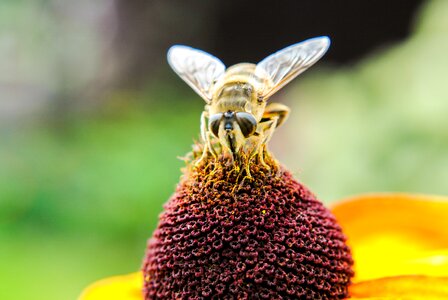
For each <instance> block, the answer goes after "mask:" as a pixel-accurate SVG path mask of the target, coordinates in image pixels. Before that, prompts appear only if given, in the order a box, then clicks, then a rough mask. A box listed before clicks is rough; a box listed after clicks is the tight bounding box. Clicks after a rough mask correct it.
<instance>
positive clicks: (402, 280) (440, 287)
mask: <svg viewBox="0 0 448 300" xmlns="http://www.w3.org/2000/svg"><path fill="white" fill-rule="evenodd" d="M350 295H351V298H350V299H354V300H357V299H425V300H427V299H448V277H439V278H437V277H425V276H399V277H390V278H382V279H376V280H370V281H364V282H360V283H356V284H354V285H352V286H351V287H350Z"/></svg>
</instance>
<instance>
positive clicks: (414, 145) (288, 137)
mask: <svg viewBox="0 0 448 300" xmlns="http://www.w3.org/2000/svg"><path fill="white" fill-rule="evenodd" d="M447 13H448V2H446V1H433V2H430V3H429V5H427V7H426V9H425V10H424V11H423V14H422V15H421V17H420V18H419V19H418V22H417V23H416V29H415V33H414V35H413V36H412V37H411V38H410V39H408V40H407V41H406V42H404V43H400V44H398V45H391V47H388V48H385V49H381V50H379V51H377V53H376V54H375V55H374V56H373V57H371V58H370V59H368V60H365V61H364V62H361V63H359V64H357V65H355V66H352V67H347V68H341V69H328V70H322V69H321V70H320V72H316V73H314V74H311V75H312V76H307V74H306V75H305V76H304V78H302V80H298V84H297V85H294V87H293V88H292V89H290V90H289V92H287V93H286V97H285V98H287V99H288V100H290V99H291V100H290V101H288V103H289V104H290V105H291V106H292V115H291V118H290V120H289V122H288V124H287V125H286V126H285V129H282V130H284V131H283V132H282V134H278V135H277V136H276V137H275V138H274V140H273V142H272V145H273V148H274V149H275V150H276V151H275V152H277V153H278V156H281V158H283V159H282V160H283V161H284V162H285V163H286V165H288V166H289V167H290V168H292V169H293V170H299V171H300V172H299V175H298V177H299V178H300V179H302V180H303V181H304V182H305V183H307V184H308V185H309V186H310V187H311V188H312V190H314V191H316V192H317V194H318V195H319V196H320V197H321V199H324V200H325V201H326V202H331V201H334V200H337V199H340V198H341V197H345V196H347V195H351V194H355V193H366V192H378V191H384V192H387V191H403V192H414V193H428V194H447V193H448V185H447V182H448V156H447V151H448V118H447V113H448V101H447V100H448V86H447V84H446V72H447V70H448V56H447V55H446V54H447V53H448V21H447V18H444V17H443V16H446V14H447ZM330 51H331V50H330ZM295 100H298V101H295ZM285 141H287V143H286V145H287V147H282V143H283V144H285Z"/></svg>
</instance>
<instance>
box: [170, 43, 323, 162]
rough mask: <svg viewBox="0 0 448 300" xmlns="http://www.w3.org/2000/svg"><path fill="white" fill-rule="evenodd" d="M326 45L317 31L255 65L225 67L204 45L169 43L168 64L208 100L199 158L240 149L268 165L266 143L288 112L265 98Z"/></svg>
mask: <svg viewBox="0 0 448 300" xmlns="http://www.w3.org/2000/svg"><path fill="white" fill-rule="evenodd" d="M329 45H330V39H329V38H328V37H316V38H312V39H308V40H306V41H303V42H300V43H297V44H294V45H291V46H289V47H286V48H284V49H282V50H280V51H278V52H275V53H273V54H272V55H269V56H268V57H266V58H265V59H263V60H262V61H260V62H259V63H258V64H256V65H255V64H250V63H240V64H236V65H234V66H231V67H229V68H227V69H226V67H225V66H224V64H223V63H222V62H221V61H220V60H219V59H218V58H216V57H214V56H212V55H211V54H208V53H206V52H204V51H201V50H197V49H194V48H190V47H187V46H181V45H175V46H172V47H171V48H170V49H169V51H168V62H169V64H170V66H171V67H172V68H173V70H174V71H175V72H176V73H177V74H178V75H179V76H180V77H181V78H182V79H183V80H184V81H185V82H186V83H187V84H188V85H189V86H190V87H191V88H193V90H194V91H195V92H196V93H198V94H199V95H200V96H201V97H202V98H203V99H204V100H205V102H206V105H205V109H204V111H203V112H202V115H201V138H202V141H203V143H204V148H203V152H202V156H201V158H200V159H199V161H202V159H204V158H205V157H206V156H207V155H208V154H212V155H213V156H215V157H216V155H217V154H220V153H222V152H227V153H230V154H231V157H232V158H233V159H237V158H238V156H239V154H240V153H241V152H243V153H245V154H246V157H253V156H254V155H257V157H258V158H259V162H260V163H261V164H263V165H265V166H266V164H265V162H264V157H263V154H264V147H265V145H266V143H267V142H268V141H269V140H270V138H271V137H272V134H273V133H274V131H275V129H276V128H277V127H278V126H280V125H281V124H282V123H283V122H284V121H285V120H286V118H287V116H288V114H289V108H288V107H287V106H285V105H283V104H279V103H269V104H268V100H269V98H270V97H271V96H272V95H273V94H274V93H276V92H277V91H278V90H280V89H281V88H282V87H283V86H285V85H286V84H287V83H289V82H290V81H291V80H293V79H294V78H295V77H296V76H298V75H299V74H301V73H302V72H304V71H305V70H306V69H308V68H309V67H310V66H312V65H313V64H314V63H315V62H317V61H318V60H319V59H320V58H321V57H322V56H323V55H324V54H325V52H326V51H327V50H328V47H329ZM216 144H218V145H219V146H220V147H216V146H215V145H216ZM218 152H219V153H218ZM199 161H198V162H199Z"/></svg>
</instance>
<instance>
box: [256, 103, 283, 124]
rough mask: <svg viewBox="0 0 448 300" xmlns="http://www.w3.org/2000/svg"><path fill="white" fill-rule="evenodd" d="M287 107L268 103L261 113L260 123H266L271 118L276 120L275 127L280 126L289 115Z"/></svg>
mask: <svg viewBox="0 0 448 300" xmlns="http://www.w3.org/2000/svg"><path fill="white" fill-rule="evenodd" d="M289 111H290V109H289V107H288V106H286V105H283V104H280V103H269V104H268V105H267V106H266V108H265V110H264V113H263V117H262V119H261V120H262V121H268V120H271V119H272V118H274V117H276V118H277V124H276V126H275V127H279V126H280V125H282V124H283V123H284V122H285V121H286V119H287V118H288V115H289Z"/></svg>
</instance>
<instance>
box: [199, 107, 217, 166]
mask: <svg viewBox="0 0 448 300" xmlns="http://www.w3.org/2000/svg"><path fill="white" fill-rule="evenodd" d="M207 117H208V112H207V111H203V112H202V114H201V138H202V142H203V143H204V148H203V150H202V155H201V157H200V158H199V159H198V160H197V161H196V166H198V165H199V164H200V163H201V162H202V161H203V160H204V159H205V158H206V157H207V155H208V153H209V152H210V153H211V154H212V155H213V157H215V158H216V153H215V151H214V149H213V147H212V144H211V138H210V132H209V130H208V128H207V120H206V119H207Z"/></svg>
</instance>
